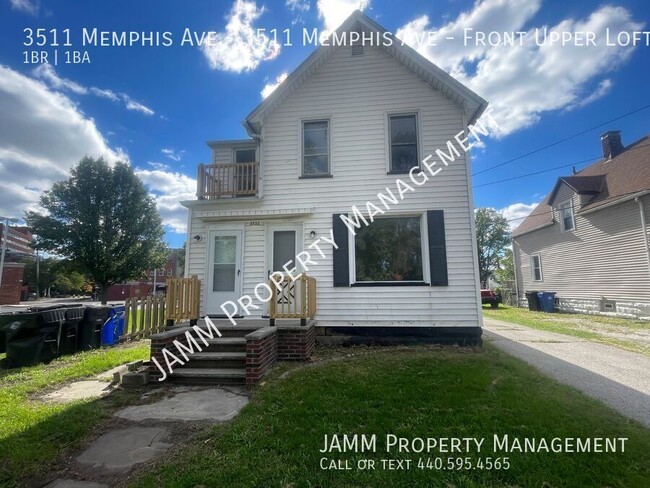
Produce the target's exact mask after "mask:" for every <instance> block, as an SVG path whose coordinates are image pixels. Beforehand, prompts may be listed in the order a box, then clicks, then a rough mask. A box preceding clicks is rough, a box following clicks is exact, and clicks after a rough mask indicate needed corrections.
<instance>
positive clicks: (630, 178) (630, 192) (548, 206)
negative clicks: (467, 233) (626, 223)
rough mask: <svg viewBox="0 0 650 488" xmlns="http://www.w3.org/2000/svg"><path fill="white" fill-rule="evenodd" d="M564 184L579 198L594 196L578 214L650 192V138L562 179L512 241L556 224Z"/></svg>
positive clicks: (516, 230) (514, 233) (584, 204)
mask: <svg viewBox="0 0 650 488" xmlns="http://www.w3.org/2000/svg"><path fill="white" fill-rule="evenodd" d="M562 184H567V185H569V186H570V187H571V188H573V189H574V190H575V191H576V193H578V194H583V195H589V194H592V195H593V197H592V198H591V199H589V200H587V201H586V202H585V203H583V204H582V206H581V207H580V209H578V211H577V214H581V213H586V212H591V211H595V210H598V209H599V208H601V207H605V206H609V205H611V204H614V203H617V202H621V201H624V200H627V199H628V198H631V197H633V196H634V195H637V194H640V193H643V192H648V191H650V135H648V136H645V137H642V138H641V139H639V140H638V141H636V142H635V143H633V144H630V145H629V146H627V147H626V148H625V149H624V150H623V152H622V153H620V154H619V155H618V156H616V157H614V158H612V159H609V160H606V159H601V160H600V161H598V162H596V163H594V164H592V165H591V166H587V167H586V168H585V169H583V170H581V171H579V172H578V173H577V174H576V175H574V176H564V177H561V178H559V179H558V181H557V183H556V184H555V186H554V188H553V191H552V192H551V193H549V195H548V196H547V197H546V198H545V199H544V200H543V201H542V202H541V203H540V204H539V205H537V207H535V209H534V210H533V211H532V212H531V213H530V215H529V216H528V217H526V219H525V220H524V221H523V222H522V223H521V224H520V225H519V227H517V228H516V229H515V230H514V231H513V233H512V236H513V237H517V236H520V235H522V234H525V233H527V232H531V231H533V230H536V229H538V228H541V227H546V226H547V225H551V224H552V223H553V207H552V204H553V199H554V198H555V195H556V194H557V191H558V189H559V188H560V186H561V185H562Z"/></svg>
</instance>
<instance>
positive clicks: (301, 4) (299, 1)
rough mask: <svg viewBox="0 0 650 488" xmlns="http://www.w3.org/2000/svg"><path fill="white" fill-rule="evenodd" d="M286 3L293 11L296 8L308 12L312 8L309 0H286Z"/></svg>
mask: <svg viewBox="0 0 650 488" xmlns="http://www.w3.org/2000/svg"><path fill="white" fill-rule="evenodd" d="M284 4H285V5H286V6H287V8H288V9H289V10H291V11H292V12H294V11H296V10H298V11H300V12H307V11H309V8H310V5H309V0H286V2H285V3H284Z"/></svg>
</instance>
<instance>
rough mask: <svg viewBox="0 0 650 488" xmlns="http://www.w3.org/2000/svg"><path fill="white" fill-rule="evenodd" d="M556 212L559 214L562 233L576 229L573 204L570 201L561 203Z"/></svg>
mask: <svg viewBox="0 0 650 488" xmlns="http://www.w3.org/2000/svg"><path fill="white" fill-rule="evenodd" d="M558 210H559V212H560V224H561V225H562V231H563V232H566V231H569V230H574V229H575V228H576V224H575V219H574V218H573V204H572V203H571V200H567V201H566V202H562V203H560V204H559V205H558Z"/></svg>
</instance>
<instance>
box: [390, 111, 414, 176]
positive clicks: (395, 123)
mask: <svg viewBox="0 0 650 488" xmlns="http://www.w3.org/2000/svg"><path fill="white" fill-rule="evenodd" d="M388 126H389V138H390V172H391V173H408V172H409V170H410V169H411V168H412V167H413V166H417V165H418V164H419V159H418V135H417V134H418V129H417V117H416V115H415V114H407V115H391V116H389V117H388Z"/></svg>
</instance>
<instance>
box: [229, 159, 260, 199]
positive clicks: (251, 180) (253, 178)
mask: <svg viewBox="0 0 650 488" xmlns="http://www.w3.org/2000/svg"><path fill="white" fill-rule="evenodd" d="M256 161H257V151H256V150H255V148H250V149H249V148H246V149H235V171H234V185H235V195H236V196H240V197H242V196H250V195H255V193H256V190H257V166H256V165H255V164H254V163H255V162H256Z"/></svg>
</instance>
